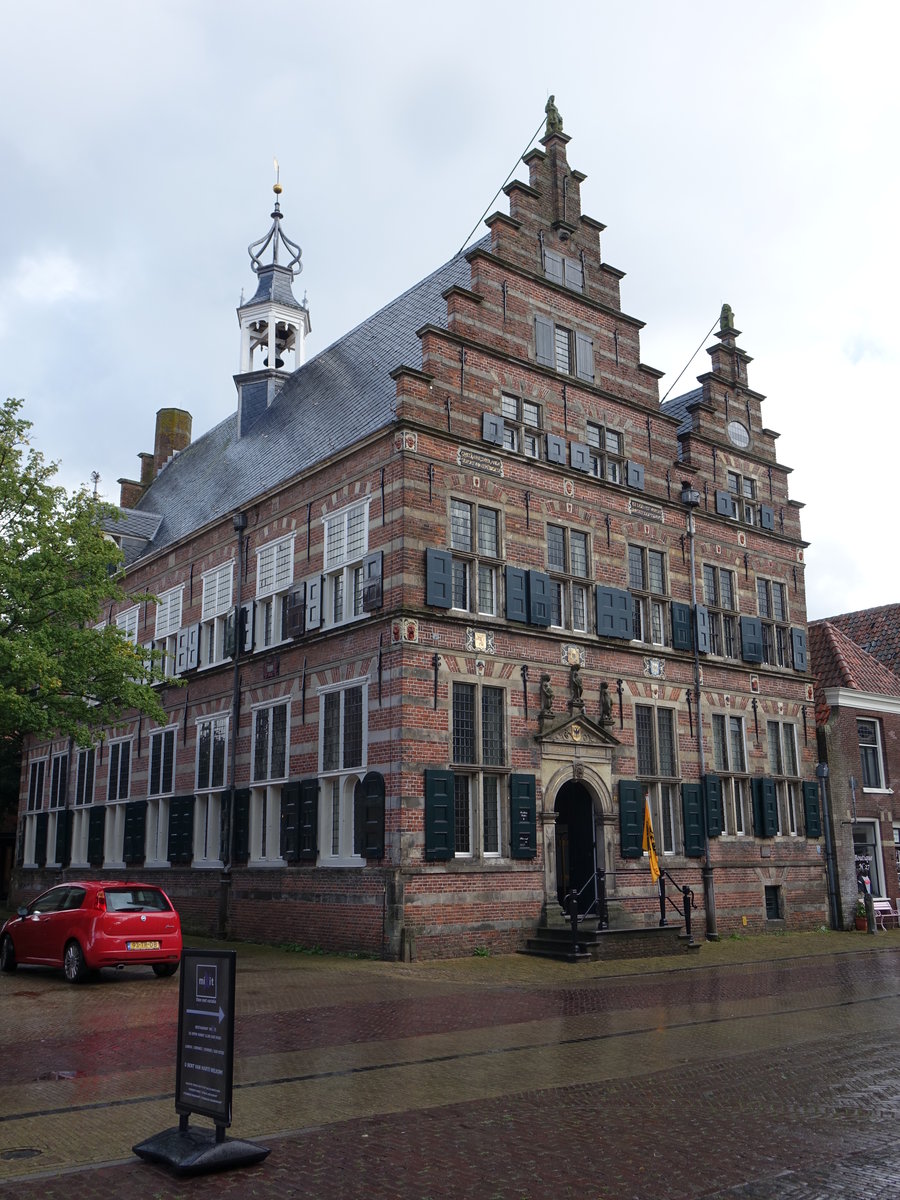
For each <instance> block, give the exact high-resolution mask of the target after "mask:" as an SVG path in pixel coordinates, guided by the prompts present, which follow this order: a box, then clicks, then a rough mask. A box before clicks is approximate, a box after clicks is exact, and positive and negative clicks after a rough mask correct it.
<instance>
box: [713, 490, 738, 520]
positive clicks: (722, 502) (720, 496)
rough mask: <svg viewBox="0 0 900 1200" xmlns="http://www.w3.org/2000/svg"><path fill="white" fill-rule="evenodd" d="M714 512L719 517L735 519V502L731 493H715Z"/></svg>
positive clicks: (719, 491)
mask: <svg viewBox="0 0 900 1200" xmlns="http://www.w3.org/2000/svg"><path fill="white" fill-rule="evenodd" d="M716 512H717V513H718V514H719V516H720V517H731V518H732V519H735V518H736V517H737V501H736V500H735V498H734V496H732V494H731V492H723V491H721V490H718V491H717V492H716Z"/></svg>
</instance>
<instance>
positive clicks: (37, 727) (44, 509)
mask: <svg viewBox="0 0 900 1200" xmlns="http://www.w3.org/2000/svg"><path fill="white" fill-rule="evenodd" d="M21 409H22V401H20V400H7V401H6V403H5V404H3V405H2V406H0V738H2V737H14V738H15V737H21V736H22V735H24V734H28V733H34V734H38V735H48V734H53V733H58V734H63V735H65V734H68V735H71V736H72V737H73V738H75V740H76V741H77V742H79V743H80V744H82V745H85V744H89V743H90V742H91V740H92V739H93V738H94V737H95V735H96V733H97V731H98V730H99V729H102V728H104V727H105V726H107V725H111V724H114V723H115V722H116V720H117V719H119V718H121V717H122V716H123V715H124V714H125V713H127V712H128V711H129V710H136V711H137V712H140V713H144V714H146V715H147V716H149V717H151V718H153V719H154V720H157V721H160V722H164V721H165V714H164V712H163V709H162V705H161V704H160V702H159V698H158V696H157V694H156V692H155V691H154V689H153V688H152V687H151V686H150V685H151V683H152V682H154V681H156V680H159V679H161V678H162V674H161V672H160V669H159V666H158V663H157V662H151V661H148V652H147V651H146V650H144V649H143V648H142V647H140V646H134V645H132V644H131V643H130V642H129V641H128V640H127V639H126V638H125V637H124V636H123V635H122V634H121V633H120V632H119V630H118V629H117V628H116V627H115V625H114V624H112V625H105V626H101V627H99V628H98V625H100V624H101V622H102V621H103V618H104V617H105V616H106V615H107V613H108V612H109V610H110V607H111V605H114V604H119V603H121V602H123V601H127V600H132V601H138V600H142V599H144V597H142V596H141V597H138V596H132V595H130V594H129V593H128V592H126V591H125V589H124V587H123V585H122V575H121V571H120V570H119V568H120V566H121V561H122V554H121V551H120V550H119V548H118V546H117V545H116V544H115V542H113V541H112V540H111V539H110V538H109V537H108V536H105V535H104V532H103V526H104V525H106V526H110V525H111V524H112V523H113V522H114V521H115V518H116V509H115V508H114V507H113V506H111V505H108V504H103V503H101V502H99V501H97V500H96V499H95V498H94V497H93V496H91V495H90V493H88V492H87V491H86V490H82V491H79V492H76V493H74V494H72V495H70V494H69V493H67V492H66V490H65V488H63V487H60V486H58V485H57V484H55V483H54V482H53V479H54V476H55V475H56V471H57V466H56V464H55V463H48V462H46V461H45V460H44V457H43V455H42V454H41V453H40V451H38V450H36V449H34V447H32V446H31V445H30V444H29V430H30V429H31V422H30V421H27V420H25V418H24V417H23V416H22V414H21ZM169 682H172V681H171V680H170V681H169Z"/></svg>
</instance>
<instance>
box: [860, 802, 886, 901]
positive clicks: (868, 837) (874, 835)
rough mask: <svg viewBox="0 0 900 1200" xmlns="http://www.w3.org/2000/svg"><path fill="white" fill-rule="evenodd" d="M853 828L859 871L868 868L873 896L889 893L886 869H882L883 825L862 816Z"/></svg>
mask: <svg viewBox="0 0 900 1200" xmlns="http://www.w3.org/2000/svg"><path fill="white" fill-rule="evenodd" d="M851 829H852V831H853V853H854V855H855V857H856V864H857V872H858V873H859V870H860V869H866V870H868V874H869V880H870V883H871V888H872V895H873V896H885V895H887V893H886V891H885V887H884V871H883V870H882V865H883V860H882V855H881V826H880V824H879V822H878V821H870V820H864V819H862V818H860V819H858V820H856V821H854V822H853V823H852V825H851Z"/></svg>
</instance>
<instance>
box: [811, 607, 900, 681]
mask: <svg viewBox="0 0 900 1200" xmlns="http://www.w3.org/2000/svg"><path fill="white" fill-rule="evenodd" d="M828 620H829V621H830V622H831V624H832V625H834V626H836V627H837V628H838V629H840V631H841V632H842V633H844V634H846V635H847V637H848V638H850V639H851V640H852V641H854V642H856V644H857V645H858V646H861V647H862V648H863V650H865V651H866V652H867V653H869V654H871V655H872V656H873V657H874V658H877V659H878V661H879V662H881V663H883V664H884V666H886V667H887V669H888V670H889V671H893V673H894V674H895V675H898V676H900V604H882V605H881V606H880V607H879V608H863V609H860V610H858V611H857V612H849V613H841V614H840V615H839V616H836V617H829V618H828Z"/></svg>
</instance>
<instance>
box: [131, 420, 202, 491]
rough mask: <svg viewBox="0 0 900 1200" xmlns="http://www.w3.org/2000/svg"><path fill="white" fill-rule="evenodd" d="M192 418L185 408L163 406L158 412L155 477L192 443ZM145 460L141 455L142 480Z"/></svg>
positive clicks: (154, 461) (154, 447)
mask: <svg viewBox="0 0 900 1200" xmlns="http://www.w3.org/2000/svg"><path fill="white" fill-rule="evenodd" d="M192 423H193V422H192V418H191V414H190V413H189V412H186V411H185V410H184V409H183V408H161V409H160V410H159V412H158V413H157V414H156V440H155V442H154V446H153V468H154V471H153V473H154V477H155V476H156V475H158V474H159V473H160V471H161V470H162V469H163V467H164V466H165V465H166V463H167V462H169V460H170V459H172V458H174V456H175V455H176V454H178V453H179V452H180V451H182V450H184V449H185V447H187V446H189V445H190V444H191V425H192ZM143 478H144V461H143V456H141V482H143Z"/></svg>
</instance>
